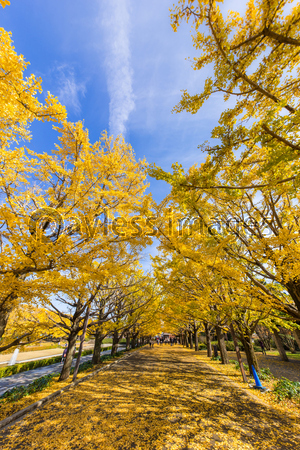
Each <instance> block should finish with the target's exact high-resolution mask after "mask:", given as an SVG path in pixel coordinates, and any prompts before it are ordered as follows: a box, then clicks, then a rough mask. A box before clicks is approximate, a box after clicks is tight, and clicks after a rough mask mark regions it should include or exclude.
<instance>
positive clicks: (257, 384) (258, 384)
mask: <svg viewBox="0 0 300 450" xmlns="http://www.w3.org/2000/svg"><path fill="white" fill-rule="evenodd" d="M252 373H253V377H254V381H255V385H256V387H257V388H262V387H263V386H262V384H261V382H260V379H259V378H258V375H257V373H256V370H255V369H254V366H252Z"/></svg>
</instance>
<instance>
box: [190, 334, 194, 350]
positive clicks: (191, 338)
mask: <svg viewBox="0 0 300 450" xmlns="http://www.w3.org/2000/svg"><path fill="white" fill-rule="evenodd" d="M189 337H190V348H194V344H193V332H192V330H189Z"/></svg>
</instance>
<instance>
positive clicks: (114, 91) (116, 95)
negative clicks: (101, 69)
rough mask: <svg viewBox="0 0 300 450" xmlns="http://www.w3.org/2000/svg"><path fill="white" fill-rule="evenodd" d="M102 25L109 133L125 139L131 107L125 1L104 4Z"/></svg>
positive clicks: (127, 4)
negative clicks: (121, 135)
mask: <svg viewBox="0 0 300 450" xmlns="http://www.w3.org/2000/svg"><path fill="white" fill-rule="evenodd" d="M102 25H103V26H104V30H105V41H106V59H105V66H106V73H107V86H108V92H109V96H110V103H109V131H110V134H113V135H114V136H117V135H118V134H123V135H125V133H126V123H127V121H128V118H129V114H130V113H131V111H132V110H133V109H134V106H135V105H134V96H133V90H132V77H133V71H132V68H131V54H130V44H129V25H130V15H129V1H128V0H109V1H108V2H106V3H105V6H104V7H103V20H102Z"/></svg>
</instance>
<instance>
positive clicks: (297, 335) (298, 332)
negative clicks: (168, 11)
mask: <svg viewBox="0 0 300 450" xmlns="http://www.w3.org/2000/svg"><path fill="white" fill-rule="evenodd" d="M294 337H295V339H296V342H297V344H298V347H299V350H300V330H299V329H298V328H296V330H294Z"/></svg>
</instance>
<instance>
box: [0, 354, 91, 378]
mask: <svg viewBox="0 0 300 450" xmlns="http://www.w3.org/2000/svg"><path fill="white" fill-rule="evenodd" d="M92 353H93V350H83V352H82V354H81V356H86V355H91V354H92ZM77 355H78V353H77V352H76V353H75V357H76V356H77ZM59 362H61V356H53V357H52V358H46V359H38V360H37V361H29V362H27V363H21V364H14V365H13V366H7V367H3V368H1V369H0V378H4V377H9V376H11V375H15V374H16V373H21V372H27V371H28V370H33V369H38V368H39V367H45V366H50V365H51V364H56V363H59Z"/></svg>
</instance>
